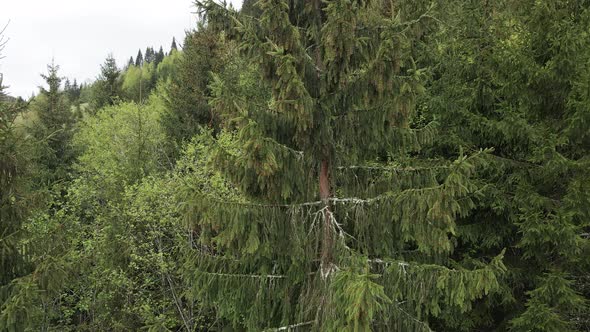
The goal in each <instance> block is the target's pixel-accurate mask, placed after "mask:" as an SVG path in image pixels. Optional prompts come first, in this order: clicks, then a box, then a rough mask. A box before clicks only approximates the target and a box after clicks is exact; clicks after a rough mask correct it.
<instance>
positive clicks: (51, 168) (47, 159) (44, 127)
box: [33, 62, 75, 183]
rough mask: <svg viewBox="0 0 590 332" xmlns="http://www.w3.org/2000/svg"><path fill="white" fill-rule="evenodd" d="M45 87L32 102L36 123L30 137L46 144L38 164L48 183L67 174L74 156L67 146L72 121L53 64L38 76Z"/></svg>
mask: <svg viewBox="0 0 590 332" xmlns="http://www.w3.org/2000/svg"><path fill="white" fill-rule="evenodd" d="M41 77H42V78H43V79H44V80H45V83H46V84H47V88H44V87H41V93H40V98H39V99H38V100H37V103H35V105H34V106H35V108H36V112H37V116H38V117H39V123H38V126H37V127H36V128H34V130H33V134H34V136H35V137H36V139H38V140H39V141H42V142H45V143H46V144H47V148H48V150H47V151H46V155H45V156H43V157H42V159H41V160H40V163H41V164H42V165H44V166H45V171H46V172H47V174H46V178H45V179H43V180H42V181H48V182H49V183H51V182H53V181H57V180H63V179H66V178H68V175H67V173H68V171H69V167H70V166H71V163H72V162H73V159H74V157H75V154H74V151H73V150H72V148H71V146H70V141H71V138H72V135H73V131H74V125H75V119H74V116H73V113H72V112H71V110H70V104H69V102H68V99H67V96H66V95H65V93H64V91H63V90H62V89H61V82H62V80H63V78H62V77H60V76H59V66H58V65H56V64H55V63H54V62H52V63H51V64H49V65H47V74H41Z"/></svg>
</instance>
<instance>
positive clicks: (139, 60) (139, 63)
mask: <svg viewBox="0 0 590 332" xmlns="http://www.w3.org/2000/svg"><path fill="white" fill-rule="evenodd" d="M142 65H143V55H142V54H141V50H139V51H137V56H136V57H135V66H136V67H141V66H142Z"/></svg>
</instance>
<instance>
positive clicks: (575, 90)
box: [424, 0, 590, 331]
mask: <svg viewBox="0 0 590 332" xmlns="http://www.w3.org/2000/svg"><path fill="white" fill-rule="evenodd" d="M452 8H453V11H452V12H451V13H450V14H451V15H449V17H451V21H450V22H449V24H448V26H449V27H453V28H452V29H449V30H448V31H446V33H448V35H447V36H446V37H444V39H443V43H441V44H439V45H444V47H442V48H436V47H435V48H432V49H429V50H427V51H425V52H424V54H432V57H433V58H434V59H432V60H431V61H436V62H437V63H439V64H440V65H439V66H438V67H437V70H436V71H435V73H434V75H433V76H434V77H436V79H435V80H434V82H433V85H432V88H431V89H430V91H431V92H430V94H431V96H429V97H428V99H429V103H428V109H431V110H435V113H436V116H438V117H439V119H440V120H441V121H444V123H446V126H445V130H444V135H442V137H443V139H441V140H440V141H439V142H438V143H439V144H438V149H439V150H440V151H447V152H448V151H454V150H456V149H457V148H456V147H457V146H468V147H470V148H471V149H478V148H482V147H484V148H485V147H494V149H495V151H494V153H493V155H490V156H489V157H491V159H490V160H491V162H490V164H489V165H488V167H486V169H485V171H484V172H482V173H481V178H480V181H482V183H486V190H484V191H482V192H481V198H480V201H479V204H478V207H477V208H476V209H475V210H474V212H473V214H472V216H471V217H470V218H466V219H465V220H464V221H463V222H462V223H461V224H460V225H459V227H458V234H459V236H460V239H461V245H460V247H459V248H458V250H457V251H458V252H461V253H465V254H467V253H469V255H471V256H472V257H482V256H486V255H489V253H490V252H494V251H497V250H499V249H500V248H512V249H511V250H510V251H509V252H508V253H507V257H506V262H509V263H508V264H506V265H507V268H508V271H509V273H507V277H506V278H504V279H503V283H502V285H501V286H502V289H503V290H504V291H503V293H502V296H499V297H497V298H493V299H492V300H491V301H486V302H480V303H478V308H477V310H476V311H474V315H465V316H463V317H462V322H460V321H459V320H458V319H455V322H456V323H458V324H464V325H463V326H462V328H461V329H462V330H474V329H478V330H507V329H509V328H510V329H511V330H513V331H571V330H580V331H584V330H587V328H588V326H590V324H589V320H588V318H586V317H588V306H587V304H588V299H590V292H589V291H588V290H589V289H590V288H589V287H588V285H589V283H588V280H587V277H585V276H587V275H588V273H589V271H590V260H589V259H588V255H587V252H588V250H589V249H590V243H589V241H588V240H587V239H584V236H583V235H584V234H587V233H588V229H589V225H590V224H589V223H588V220H590V211H589V210H588V208H587V207H588V206H589V205H588V203H587V202H589V197H590V196H589V193H590V191H589V190H588V189H587V188H589V187H590V182H589V181H590V164H589V163H588V158H587V156H588V155H589V154H590V150H589V147H590V144H589V143H590V140H589V137H590V136H589V135H588V133H589V132H590V121H588V119H589V114H590V112H588V108H587V106H583V105H588V94H587V93H586V92H582V91H587V90H586V89H587V88H588V79H589V77H590V76H589V67H588V64H589V63H590V62H589V61H590V52H589V50H590V44H589V43H588V40H587V39H584V38H580V35H582V34H583V33H584V32H583V31H587V29H588V28H589V27H590V11H589V9H588V7H587V4H584V2H570V1H553V2H538V1H512V0H509V1H500V2H481V1H460V2H457V3H455V5H453V6H452ZM515 8H518V10H515ZM445 40H446V42H445ZM450 41H453V42H450ZM459 54H460V55H461V56H458V55H459ZM583 188H586V189H583ZM455 328H458V327H457V326H455Z"/></svg>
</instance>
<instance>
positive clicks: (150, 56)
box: [144, 47, 156, 63]
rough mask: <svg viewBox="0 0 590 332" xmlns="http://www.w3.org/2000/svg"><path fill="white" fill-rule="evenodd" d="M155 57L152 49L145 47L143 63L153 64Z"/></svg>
mask: <svg viewBox="0 0 590 332" xmlns="http://www.w3.org/2000/svg"><path fill="white" fill-rule="evenodd" d="M155 57H156V53H155V52H154V48H153V47H147V48H146V49H145V57H144V61H145V62H146V63H152V62H154V60H155Z"/></svg>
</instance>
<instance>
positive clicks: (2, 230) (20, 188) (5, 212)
mask: <svg viewBox="0 0 590 332" xmlns="http://www.w3.org/2000/svg"><path fill="white" fill-rule="evenodd" d="M0 37H1V35H0ZM4 89H5V87H4V86H3V85H2V74H0V221H1V222H0V252H1V253H2V258H1V259H0V311H1V310H2V308H3V307H4V301H5V300H7V298H8V294H9V291H10V283H11V282H12V281H13V280H14V279H16V278H17V277H21V276H22V275H24V274H26V273H28V271H29V269H30V266H29V263H28V261H27V257H26V255H25V252H23V250H22V249H23V246H22V242H21V239H22V238H23V236H22V235H23V227H22V225H23V222H24V220H25V218H26V216H27V215H28V214H29V213H30V210H31V209H32V207H31V204H30V199H29V196H30V195H29V193H28V190H27V189H28V188H27V177H29V176H30V175H31V174H29V173H30V171H31V164H32V163H31V160H30V156H29V155H28V153H27V152H29V151H27V150H30V149H31V147H32V145H31V140H30V138H29V137H28V135H24V133H22V132H19V130H18V128H17V125H16V122H17V118H18V116H19V115H20V114H21V112H22V111H23V110H24V108H25V106H26V105H24V104H23V103H17V102H14V101H11V100H9V98H8V96H7V95H6V94H4ZM0 325H1V324H0Z"/></svg>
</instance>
